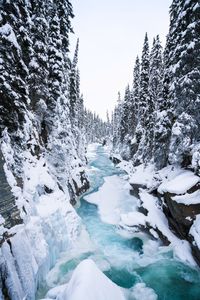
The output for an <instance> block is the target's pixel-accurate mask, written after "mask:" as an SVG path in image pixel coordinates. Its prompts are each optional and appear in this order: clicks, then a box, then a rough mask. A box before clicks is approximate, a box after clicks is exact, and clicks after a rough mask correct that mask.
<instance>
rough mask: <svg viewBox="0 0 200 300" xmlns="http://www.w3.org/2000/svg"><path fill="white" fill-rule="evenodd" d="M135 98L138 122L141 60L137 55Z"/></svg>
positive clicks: (134, 80)
mask: <svg viewBox="0 0 200 300" xmlns="http://www.w3.org/2000/svg"><path fill="white" fill-rule="evenodd" d="M133 98H134V104H135V120H136V122H138V113H139V101H140V60H139V57H138V56H137V58H136V61H135V66H134V69H133Z"/></svg>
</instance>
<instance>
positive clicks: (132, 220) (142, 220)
mask: <svg viewBox="0 0 200 300" xmlns="http://www.w3.org/2000/svg"><path fill="white" fill-rule="evenodd" d="M121 222H122V223H123V224H125V225H127V226H138V225H143V226H145V224H146V216H145V215H144V214H142V213H140V212H138V211H134V212H130V213H128V214H121Z"/></svg>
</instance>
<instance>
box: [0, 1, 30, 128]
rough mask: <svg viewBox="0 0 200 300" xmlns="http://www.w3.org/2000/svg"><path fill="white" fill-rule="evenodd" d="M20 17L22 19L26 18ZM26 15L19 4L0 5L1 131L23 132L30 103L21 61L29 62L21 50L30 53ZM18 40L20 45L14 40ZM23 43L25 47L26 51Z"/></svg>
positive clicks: (26, 8) (23, 63)
mask: <svg viewBox="0 0 200 300" xmlns="http://www.w3.org/2000/svg"><path fill="white" fill-rule="evenodd" d="M22 14H24V15H25V18H23V16H22ZM28 15H29V12H28V7H27V6H26V5H24V6H23V5H22V3H21V1H15V3H11V2H10V1H5V2H4V3H3V2H1V3H0V44H1V47H0V70H1V74H0V110H1V116H0V118H1V119H0V120H1V124H0V128H1V131H2V130H3V128H4V127H5V126H7V127H8V128H9V131H12V132H16V131H17V130H18V129H19V128H23V124H24V122H25V114H26V109H27V107H28V105H29V102H30V101H29V95H28V90H27V84H26V81H27V77H28V69H27V67H26V65H25V62H24V60H23V59H24V58H25V59H26V60H28V55H27V54H26V55H25V54H24V49H26V51H29V43H30V40H29V39H28V38H27V32H26V31H25V29H24V28H25V27H26V21H27V18H28ZM20 31H22V34H21V32H20ZM19 36H20V44H19V42H18V41H19V40H17V37H19ZM26 42H27V44H28V47H26V48H25V47H24V45H25V43H26ZM22 46H23V47H24V48H22Z"/></svg>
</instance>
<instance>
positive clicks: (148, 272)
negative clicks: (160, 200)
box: [48, 146, 200, 300]
mask: <svg viewBox="0 0 200 300" xmlns="http://www.w3.org/2000/svg"><path fill="white" fill-rule="evenodd" d="M89 166H90V171H89V177H90V182H91V188H90V190H89V192H88V193H86V194H85V195H84V196H82V198H81V199H80V207H79V208H78V209H77V212H78V214H79V216H80V217H81V218H82V221H83V223H84V225H85V228H86V232H87V233H88V234H89V239H90V241H91V245H90V246H88V247H87V245H86V247H85V248H84V247H83V250H82V251H80V252H77V254H76V255H74V256H73V257H72V258H71V259H69V258H68V256H67V255H66V260H65V259H62V262H61V263H59V264H58V266H57V267H56V269H55V270H53V271H52V272H51V274H50V276H49V278H48V280H49V281H50V282H52V281H54V284H55V285H59V284H62V283H64V282H67V281H68V280H69V279H70V276H71V274H72V271H73V270H74V269H75V267H76V266H77V265H78V264H79V263H80V261H81V260H83V259H85V258H91V259H93V260H94V261H95V263H96V264H97V265H98V266H99V268H100V269H101V270H102V271H103V272H104V273H105V274H106V275H107V276H108V277H109V278H110V279H111V280H112V281H113V282H115V283H116V284H117V285H119V286H121V287H123V288H126V289H128V290H129V291H130V292H129V293H128V294H127V299H128V300H134V299H136V300H137V299H140V300H151V299H159V300H190V299H191V300H200V273H199V271H198V270H195V269H192V268H190V267H189V266H186V265H184V264H183V263H181V262H180V261H177V260H175V259H174V258H173V253H172V251H171V250H170V247H162V245H161V244H159V243H158V242H156V241H152V240H151V239H150V238H149V237H147V236H144V234H142V233H141V235H140V234H139V235H138V234H137V235H135V236H134V234H133V235H132V236H131V237H130V236H129V235H126V234H125V232H121V231H120V230H119V228H118V226H115V225H110V224H106V223H104V222H102V221H101V218H100V215H99V211H98V208H97V206H96V205H93V204H90V203H88V202H86V201H85V200H84V197H85V196H86V195H87V194H92V193H94V192H96V191H98V189H99V188H100V187H101V186H102V185H103V183H104V178H105V177H106V176H113V175H117V176H119V177H120V178H123V176H124V174H123V172H122V171H120V170H119V169H117V168H116V167H115V166H114V165H113V164H112V162H111V161H110V160H109V157H108V154H107V153H106V151H105V150H104V148H103V147H101V146H99V147H98V148H97V149H96V152H95V153H93V156H91V157H90V158H89ZM107 196H109V195H105V197H107ZM132 198H133V203H134V201H136V199H135V198H134V197H132ZM126 199H127V200H126ZM122 201H123V205H124V208H126V207H127V208H128V209H129V207H130V205H131V203H130V197H123V199H122ZM126 201H127V203H126ZM122 233H123V234H122ZM83 242H84V243H85V244H87V243H88V237H86V238H85V237H84V236H83ZM55 274H56V276H55ZM55 277H56V280H55ZM52 278H53V279H52ZM137 283H144V285H143V288H141V289H139V290H137V291H136V290H134V286H135V285H136V284H137ZM148 288H151V289H152V291H151V290H150V291H151V293H150V294H149V289H148ZM149 295H151V296H149ZM156 295H157V298H156ZM151 297H153V298H151ZM83 300H87V299H84V298H83ZM94 300H95V299H94ZM110 300H115V299H110Z"/></svg>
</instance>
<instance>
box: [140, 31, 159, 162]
mask: <svg viewBox="0 0 200 300" xmlns="http://www.w3.org/2000/svg"><path fill="white" fill-rule="evenodd" d="M162 82H163V62H162V46H161V44H160V40H159V36H157V37H156V39H154V40H153V47H152V50H151V54H150V66H149V102H148V105H147V119H146V126H145V132H146V136H145V147H144V154H143V155H144V161H145V162H146V163H148V162H149V161H150V160H151V159H152V157H153V152H154V131H155V128H154V126H155V120H156V111H157V109H158V102H159V101H160V100H159V99H160V98H161V97H162Z"/></svg>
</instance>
